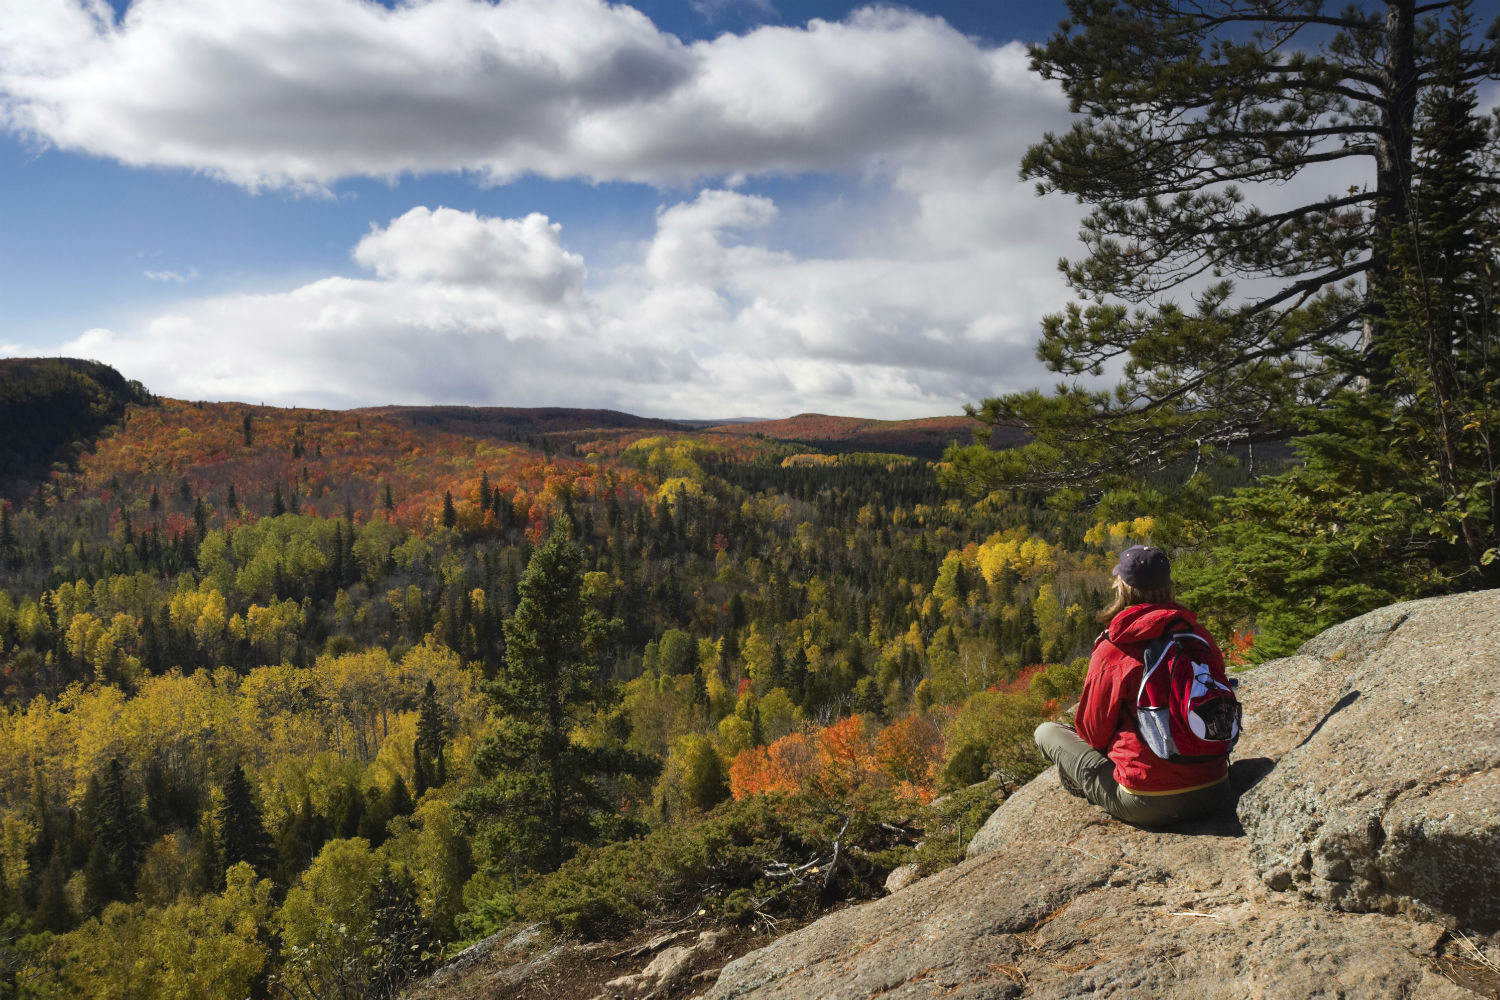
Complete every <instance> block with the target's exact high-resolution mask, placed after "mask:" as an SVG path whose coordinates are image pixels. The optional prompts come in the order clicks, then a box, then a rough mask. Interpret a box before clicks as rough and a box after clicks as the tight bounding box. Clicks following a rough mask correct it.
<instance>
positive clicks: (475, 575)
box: [0, 400, 1152, 997]
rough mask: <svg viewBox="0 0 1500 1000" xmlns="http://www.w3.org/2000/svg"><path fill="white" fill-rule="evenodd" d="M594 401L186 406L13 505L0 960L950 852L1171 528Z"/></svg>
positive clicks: (685, 897) (599, 923) (339, 940)
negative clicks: (597, 412)
mask: <svg viewBox="0 0 1500 1000" xmlns="http://www.w3.org/2000/svg"><path fill="white" fill-rule="evenodd" d="M586 418H587V415H583V414H577V413H575V414H573V415H572V416H571V417H567V416H566V415H565V414H551V415H549V416H548V417H547V420H548V421H550V423H538V422H537V421H536V419H535V417H534V415H533V416H530V417H527V420H530V421H531V422H530V423H526V422H524V421H521V420H520V418H519V416H518V415H515V414H512V415H510V416H509V417H504V416H503V415H499V414H497V413H489V414H488V415H487V414H486V411H473V412H463V411H449V410H435V411H431V412H427V411H421V410H404V409H388V410H380V411H348V412H332V411H316V410H283V409H271V408H264V407H252V406H244V405H238V404H207V403H188V402H182V401H177V400H160V401H156V402H155V403H154V404H150V405H146V404H136V405H132V406H130V407H129V408H128V410H126V411H125V412H124V414H123V418H122V420H121V423H120V425H119V426H118V428H117V429H115V430H114V431H113V432H112V433H110V434H109V435H107V436H105V437H103V438H101V439H99V440H98V441H97V442H96V443H95V446H94V448H93V449H92V450H86V451H84V453H83V454H82V455H81V456H80V458H79V460H78V464H77V468H76V469H74V470H68V469H66V468H62V467H59V468H55V469H53V470H52V471H51V473H50V474H49V475H48V477H47V478H46V479H45V480H44V481H43V482H41V483H40V484H38V485H37V486H36V488H35V489H34V490H33V491H32V492H31V494H30V495H29V496H28V497H26V498H25V499H24V500H23V501H22V502H19V503H7V504H6V505H5V506H4V507H3V508H0V566H3V577H0V579H3V583H4V589H3V590H0V685H3V688H0V693H3V698H4V702H5V705H6V711H5V714H4V715H3V717H0V746H3V752H0V831H3V832H0V874H3V883H0V891H3V900H4V906H5V912H6V914H7V916H6V918H5V924H4V926H5V928H6V930H5V938H4V945H3V947H4V953H5V956H6V959H7V961H6V964H5V966H4V968H5V969H6V970H7V971H6V972H5V977H6V978H5V984H6V986H5V988H6V989H7V990H8V991H11V992H19V993H21V994H26V995H32V994H36V995H42V994H45V993H47V992H48V991H51V992H52V993H54V994H55V995H68V996H76V995H104V994H113V993H116V992H120V991H123V990H124V989H125V985H124V984H127V983H128V984H131V989H133V990H135V991H137V992H140V993H142V994H145V995H172V994H173V991H186V992H185V993H183V994H182V995H201V996H230V995H235V996H239V995H243V994H244V993H245V992H247V991H248V992H251V993H254V994H256V995H296V996H319V997H327V996H351V997H352V996H377V995H384V994H385V993H389V992H390V991H393V990H394V989H396V987H397V986H398V985H399V983H400V982H402V981H403V980H405V979H406V978H407V977H409V976H410V975H413V974H415V973H416V972H418V971H420V970H421V969H423V968H425V967H427V966H428V965H429V964H430V963H431V961H432V960H433V959H434V958H435V957H436V956H437V955H438V954H440V953H441V951H442V949H443V947H444V945H445V944H447V943H451V942H456V941H460V940H462V939H464V938H465V937H468V936H472V935H475V934H478V933H481V932H483V931H486V930H488V929H490V928H492V927H494V926H497V925H499V924H501V923H503V922H506V921H509V920H511V919H514V918H517V917H523V916H524V917H530V918H536V917H546V918H548V919H551V920H552V921H554V923H556V924H557V925H558V926H560V927H572V928H576V929H589V930H591V931H593V932H595V933H604V932H609V931H622V930H627V929H628V928H630V927H632V926H635V925H637V924H639V923H640V922H642V921H646V920H652V919H661V918H663V917H666V916H670V915H678V916H680V915H681V914H682V913H683V912H692V911H696V910H699V909H705V910H706V911H712V914H713V915H714V916H715V917H717V918H721V919H725V920H731V921H735V920H738V921H749V922H752V923H753V922H755V921H757V920H774V919H779V918H780V917H783V916H794V917H799V918H800V917H803V916H806V915H808V914H810V913H812V912H814V911H816V910H817V909H818V908H819V907H821V906H826V905H828V904H829V903H832V902H835V901H837V900H838V899H842V898H847V897H849V896H857V895H861V894H864V893H867V892H870V891H874V888H875V887H876V886H878V885H879V883H880V881H881V880H882V879H883V876H884V872H885V871H887V870H889V869H890V868H891V867H894V866H895V865H896V864H899V863H902V862H904V861H908V860H912V859H919V860H921V861H922V862H923V863H924V864H927V865H928V866H929V867H940V866H941V865H943V864H946V863H951V862H952V861H953V860H955V859H956V858H957V856H958V853H957V847H958V846H959V845H960V844H961V842H962V836H963V833H962V831H963V829H964V828H965V826H966V825H967V829H968V831H969V833H970V834H972V831H973V829H974V828H975V826H976V825H977V820H975V819H973V818H972V817H969V816H967V814H965V812H964V811H965V810H968V809H975V808H977V809H980V810H981V812H982V811H983V809H985V808H987V807H986V806H985V804H984V803H985V802H988V801H989V792H990V791H991V790H993V788H994V787H995V784H997V783H1006V782H1014V781H1016V780H1019V779H1022V778H1025V777H1028V776H1029V775H1030V774H1032V773H1034V772H1035V770H1036V769H1037V767H1038V766H1039V763H1040V761H1039V759H1038V758H1037V757H1036V756H1035V753H1034V750H1033V749H1032V748H1031V746H1030V739H1029V736H1030V730H1031V728H1032V727H1033V726H1034V724H1035V722H1036V721H1037V720H1038V719H1040V718H1041V717H1043V716H1044V715H1046V714H1048V713H1051V712H1053V711H1055V710H1056V709H1057V707H1058V705H1059V701H1060V699H1064V698H1068V697H1070V695H1071V694H1072V693H1073V691H1074V689H1075V688H1076V685H1077V683H1078V680H1079V669H1080V663H1079V662H1076V661H1077V658H1078V657H1079V656H1081V655H1082V654H1084V653H1086V651H1087V649H1088V647H1089V644H1090V641H1091V639H1092V637H1093V635H1094V633H1095V631H1096V629H1097V624H1096V623H1095V622H1094V620H1093V613H1094V612H1095V611H1096V610H1097V609H1098V608H1099V607H1100V606H1101V603H1102V598H1103V593H1102V592H1103V588H1104V586H1105V583H1106V581H1107V567H1108V565H1109V562H1108V560H1109V558H1110V553H1111V552H1112V550H1113V549H1115V548H1117V547H1118V546H1119V545H1120V544H1121V543H1122V542H1123V540H1124V539H1126V538H1127V537H1129V538H1132V539H1134V538H1142V537H1150V536H1151V533H1152V525H1151V524H1150V523H1147V522H1141V523H1138V524H1115V525H1109V524H1096V523H1094V521H1093V520H1092V519H1090V518H1085V517H1082V516H1079V515H1068V516H1066V517H1064V516H1060V515H1058V514H1056V513H1053V512H1051V511H1050V510H1048V509H1046V508H1042V507H1035V506H1028V505H1023V504H1019V503H1008V502H987V503H983V504H974V503H971V502H969V501H968V500H966V499H963V498H962V497H961V496H960V495H959V494H957V493H956V492H955V491H954V490H953V489H951V488H949V487H945V486H943V485H942V484H941V483H940V481H939V479H938V476H937V474H936V469H935V467H934V466H933V465H932V464H931V463H930V462H928V461H925V460H921V459H917V458H914V457H911V456H909V455H900V454H895V453H883V454H878V453H848V454H843V455H838V456H831V455H824V454H817V453H809V452H806V451H798V450H796V448H794V447H793V446H791V445H788V444H784V443H781V442H779V441H777V440H776V439H775V438H774V437H773V436H768V435H764V434H762V435H761V436H755V435H745V434H727V433H720V432H695V433H689V432H685V431H680V430H670V429H666V428H654V427H647V428H645V429H642V428H640V427H634V426H629V423H630V421H627V420H617V421H613V423H614V424H615V426H606V427H604V428H593V429H588V428H583V427H580V426H578V425H579V423H580V422H581V421H584V420H586ZM621 425H625V426H621ZM486 430H488V431H489V433H484V431H486ZM884 430H885V432H886V433H895V432H896V431H898V430H899V426H895V427H893V426H889V425H888V426H887V427H886V428H884ZM460 431H462V433H460ZM955 436H956V435H955ZM893 440H895V439H894V438H893ZM919 443H920V441H919ZM528 595H529V596H528ZM1045 664H1052V665H1053V666H1051V667H1047V666H1044V665H1045ZM991 775H994V776H995V778H996V782H995V783H992V785H991V786H978V788H979V789H980V791H972V790H971V791H970V792H968V793H967V795H968V798H965V797H963V796H959V797H957V798H956V799H950V800H947V801H946V802H945V803H943V804H941V805H940V811H939V814H934V815H933V816H932V817H931V819H930V822H931V823H936V824H939V825H941V824H944V823H947V824H950V825H951V826H952V827H953V829H954V830H955V837H956V838H957V839H956V840H955V841H954V842H953V843H946V842H945V841H942V840H941V839H940V838H936V837H934V838H930V840H931V844H930V845H929V846H924V848H923V849H922V851H915V850H914V846H913V845H914V843H915V841H916V840H918V839H920V838H919V836H918V833H917V831H919V830H920V828H921V824H922V823H923V822H929V820H927V819H922V818H921V817H920V815H919V814H920V812H921V809H922V806H923V804H924V803H926V802H928V801H930V800H931V799H932V798H933V796H934V795H936V794H938V793H939V792H942V791H945V790H957V789H967V788H969V786H971V785H973V784H974V783H975V782H978V781H982V780H983V779H985V778H986V777H987V776H991ZM976 796H977V798H976ZM981 799H982V800H983V801H980V800H981ZM522 802H524V803H529V805H528V806H527V808H525V809H519V808H518V807H517V803H522ZM721 803H727V804H725V805H722V807H721V808H719V809H718V810H717V811H712V813H711V814H710V812H711V810H714V807H715V806H720V805H721ZM914 810H916V811H915V812H914ZM882 823H887V824H891V826H890V827H886V826H882V825H881V824H882ZM896 823H904V824H906V826H904V827H896V826H895V824H896ZM892 828H895V829H906V830H908V831H909V832H910V834H911V835H910V836H906V835H899V836H896V837H895V838H894V839H892V834H891V832H890V830H891V829H892ZM643 834H644V835H645V836H644V839H636V840H630V839H629V838H632V837H639V836H640V835H643ZM612 842H620V843H619V844H618V846H617V847H613V848H607V847H604V846H603V845H607V844H609V843H612ZM835 842H839V844H840V849H841V850H842V851H843V852H845V853H844V854H843V858H844V860H843V862H842V864H835V865H833V866H832V868H831V869H830V870H829V871H828V872H827V873H826V875H825V876H820V877H819V878H818V879H810V878H806V877H803V876H802V875H799V874H797V873H796V869H797V868H798V866H802V865H805V864H806V863H807V862H808V860H809V859H810V858H814V857H819V856H824V855H826V854H827V852H828V851H829V850H830V849H831V848H832V845H833V844H834V843H835ZM945 843H946V846H944V845H945ZM860 844H863V845H865V847H866V848H868V850H863V849H862V851H863V853H862V854H860V855H858V856H857V857H858V861H857V862H854V861H852V860H851V859H852V858H853V857H855V856H853V855H850V854H849V853H848V852H849V851H850V850H851V848H852V847H855V846H857V845H860ZM590 848H593V849H595V850H597V849H600V848H602V851H600V852H598V853H592V852H591V850H590ZM580 850H584V853H583V854H581V855H580V854H579V851H580ZM570 858H572V859H573V860H571V861H570V860H569V859H570ZM565 862H566V863H565ZM778 864H780V865H782V866H783V868H784V870H785V871H786V872H787V875H786V876H785V877H783V878H781V879H780V880H778V879H775V878H771V877H769V876H768V875H767V872H768V871H776V870H778V869H777V868H776V866H777V865H778ZM560 865H561V866H562V867H561V870H560V871H558V872H557V874H555V875H552V874H549V873H551V872H553V870H554V869H558V867H559V866H560ZM626 872H629V874H628V875H627V874H625V873H626ZM642 872H649V873H650V879H649V882H647V881H641V882H637V881H636V876H637V875H638V874H640V873H642ZM334 928H343V930H342V931H339V932H335V930H334ZM185 929H186V930H187V932H185ZM195 991H196V992H195Z"/></svg>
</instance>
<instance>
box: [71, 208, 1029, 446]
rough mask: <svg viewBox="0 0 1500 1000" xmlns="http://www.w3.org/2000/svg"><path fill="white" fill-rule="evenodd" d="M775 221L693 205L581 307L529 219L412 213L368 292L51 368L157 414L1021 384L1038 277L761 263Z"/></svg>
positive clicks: (978, 258) (160, 321)
mask: <svg viewBox="0 0 1500 1000" xmlns="http://www.w3.org/2000/svg"><path fill="white" fill-rule="evenodd" d="M777 219H778V209H777V206H776V205H775V204H773V203H772V202H771V201H770V200H769V199H766V198H763V197H758V196H752V195H746V194H741V193H738V192H733V191H726V190H715V189H710V190H705V191H702V192H700V193H699V194H698V195H697V196H696V197H695V198H693V199H692V200H690V201H684V202H681V203H677V204H673V205H670V206H668V207H666V208H664V209H663V210H662V211H660V212H659V214H658V217H657V230H656V233H655V235H654V237H653V238H652V239H651V240H649V241H647V243H645V244H644V245H642V246H641V247H640V248H639V253H638V255H637V257H636V259H634V260H632V261H630V262H628V263H626V264H625V265H622V266H618V267H615V268H613V269H611V270H609V271H608V272H605V273H602V274H600V275H599V276H598V278H597V280H596V281H594V282H591V283H590V284H589V285H588V286H586V285H585V283H584V275H585V264H584V261H583V260H582V259H581V258H580V257H579V256H578V255H577V254H575V253H572V252H570V251H569V250H567V249H566V246H565V244H564V243H563V239H562V237H563V234H562V232H561V230H560V228H559V227H558V226H557V225H556V224H555V223H552V222H550V221H549V220H547V219H546V218H545V217H542V216H540V215H530V216H527V217H525V218H521V219H501V218H486V217H482V216H478V215H475V214H473V213H467V212H458V211H455V210H453V209H447V208H437V209H429V208H427V207H417V208H413V209H411V210H410V211H408V212H406V213H405V214H403V215H401V216H399V217H398V218H396V219H393V220H391V221H390V222H389V223H388V224H387V225H385V226H383V227H376V228H374V229H372V230H371V232H370V233H369V234H368V235H366V236H365V237H364V238H363V239H362V240H361V241H360V242H359V244H358V245H357V246H356V247H355V248H354V250H353V256H354V258H355V260H356V261H357V262H358V263H360V264H362V265H363V266H364V267H365V268H367V269H368V271H369V272H370V274H369V276H366V277H360V278H350V277H329V278H324V279H321V280H317V281H313V282H309V283H305V284H302V285H299V286H297V287H293V288H290V289H288V290H286V291H282V292H272V293H261V294H255V295H227V296H220V297H215V298H203V299H196V300H188V301H184V302H180V303H178V304H177V305H175V306H174V307H173V308H172V309H171V311H170V312H168V313H164V314H161V315H156V316H151V317H147V318H145V319H143V320H141V321H140V322H137V323H133V324H122V325H120V326H119V327H118V328H112V329H103V328H100V329H94V330H90V331H88V332H87V333H85V334H83V335H82V336H81V337H79V338H77V339H75V340H74V341H73V342H71V343H69V344H66V345H64V347H63V350H64V351H66V352H68V353H74V354H80V355H84V356H89V357H95V358H99V359H101V360H105V361H108V362H110V363H113V364H115V365H117V366H118V367H120V368H122V370H125V371H127V372H128V373H129V374H130V376H131V377H133V378H139V379H141V380H142V381H143V382H145V383H146V384H147V385H149V386H151V388H152V389H153V390H155V391H158V392H162V393H165V394H167V395H174V396H184V397H188V398H211V399H243V400H250V401H256V402H259V401H265V402H278V403H294V402H295V403H298V404H302V405H328V406H351V405H365V404H375V403H392V402H395V403H428V402H443V401H449V402H451V401H455V400H463V401H467V402H473V403H489V404H495V405H577V406H585V405H587V406H612V407H617V408H620V409H626V410H631V411H634V412H638V413H649V414H656V415H666V416H733V415H772V416H774V415H787V414H791V413H797V412H802V411H808V410H821V411H824V412H837V413H847V414H865V415H871V416H887V417H895V416H923V415H931V414H934V413H955V412H957V411H958V410H959V409H960V407H961V406H962V404H963V403H964V402H967V401H971V400H974V399H977V398H980V397H982V396H984V395H987V394H989V393H991V392H993V391H996V390H997V389H1000V388H1006V387H1010V388H1019V387H1021V386H1024V385H1028V384H1033V383H1034V382H1035V381H1036V378H1037V368H1038V366H1037V364H1036V362H1035V361H1034V360H1033V359H1032V357H1031V353H1032V343H1033V341H1034V337H1035V315H1036V311H1037V308H1038V301H1036V300H1034V298H1033V297H1031V296H1027V295H1025V294H1017V293H1016V289H1020V288H1025V287H1028V286H1030V287H1032V288H1033V289H1035V291H1034V293H1033V295H1034V296H1036V297H1040V296H1042V295H1044V294H1045V290H1046V289H1049V288H1050V289H1055V287H1056V286H1057V279H1056V278H1055V277H1052V276H1050V272H1051V271H1052V267H1051V264H1050V259H1046V260H1041V259H1038V258H1036V257H1035V255H1034V254H1033V255H1028V254H1027V253H1026V252H1024V251H995V252H992V253H989V254H970V255H966V256H949V257H939V258H933V259H930V260H911V259H902V258H898V257H895V256H888V255H880V254H869V255H866V256H862V257H846V258H838V259H833V258H827V259H820V258H814V257H802V256H798V255H796V254H793V253H789V252H787V251H785V250H779V249H775V248H774V247H773V246H771V245H770V242H771V236H772V235H773V234H772V233H770V232H768V231H767V230H768V229H770V228H774V224H775V223H776V220H777ZM1000 281H1004V282H1006V283H1007V284H1006V285H1005V287H1007V288H1009V289H1010V293H1009V294H996V287H997V282H1000Z"/></svg>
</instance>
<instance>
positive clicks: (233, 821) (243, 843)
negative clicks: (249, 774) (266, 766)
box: [217, 764, 276, 875]
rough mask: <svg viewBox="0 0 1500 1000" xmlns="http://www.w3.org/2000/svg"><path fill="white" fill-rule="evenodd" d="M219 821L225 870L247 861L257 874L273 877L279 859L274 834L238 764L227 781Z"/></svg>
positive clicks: (221, 855) (220, 848)
mask: <svg viewBox="0 0 1500 1000" xmlns="http://www.w3.org/2000/svg"><path fill="white" fill-rule="evenodd" d="M217 819H218V825H219V837H218V843H219V863H220V865H221V866H222V868H229V867H231V866H232V865H236V864H238V863H240V862H241V861H243V862H245V863H246V864H248V865H249V866H250V867H251V868H254V869H255V871H256V874H258V875H269V874H270V873H271V866H272V862H273V861H274V860H275V857H276V854H275V851H274V849H273V848H272V845H271V835H270V834H269V833H267V832H266V824H265V820H264V819H263V818H262V816H261V811H260V806H258V805H256V804H255V795H254V793H253V791H252V790H251V788H250V781H249V779H248V778H246V777H245V769H244V768H243V767H241V766H240V765H238V764H236V765H235V766H234V768H233V769H232V770H230V772H229V775H228V777H227V778H226V779H225V781H224V801H223V803H221V804H220V806H219V811H218V816H217ZM221 874H222V872H221Z"/></svg>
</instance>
